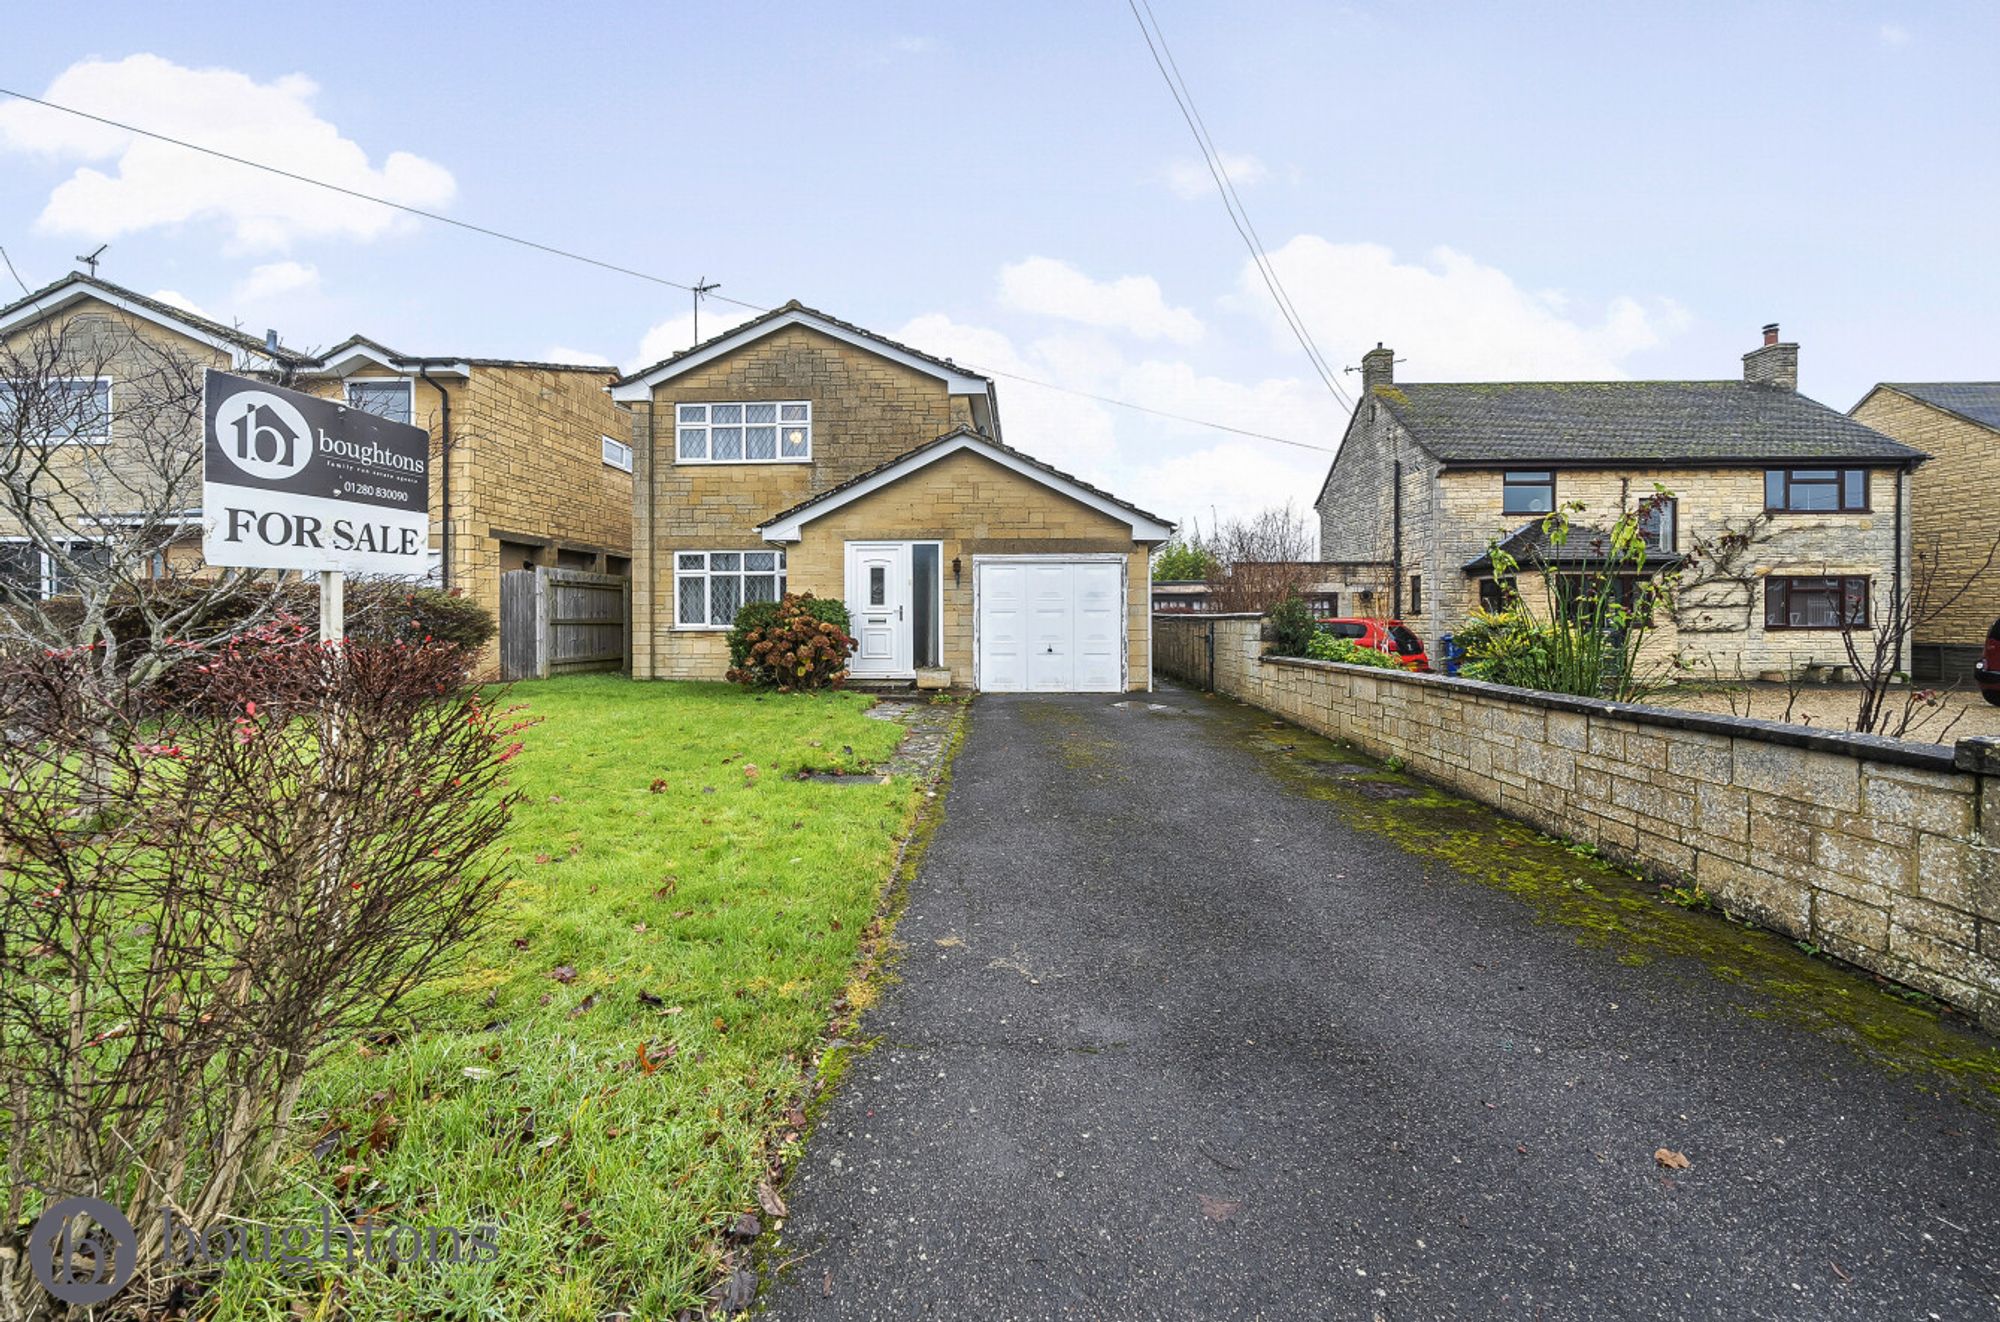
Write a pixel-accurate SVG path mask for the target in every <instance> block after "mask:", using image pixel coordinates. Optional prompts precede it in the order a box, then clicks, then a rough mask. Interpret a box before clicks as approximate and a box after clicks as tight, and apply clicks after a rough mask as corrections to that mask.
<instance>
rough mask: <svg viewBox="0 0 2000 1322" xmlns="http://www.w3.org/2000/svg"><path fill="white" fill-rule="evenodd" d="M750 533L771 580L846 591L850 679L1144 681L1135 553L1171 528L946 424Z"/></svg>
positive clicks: (1004, 689) (1117, 688) (1141, 567)
mask: <svg viewBox="0 0 2000 1322" xmlns="http://www.w3.org/2000/svg"><path fill="white" fill-rule="evenodd" d="M759 531H760V532H761V533H762V534H763V536H764V539H765V541H766V542H767V543H769V544H772V545H776V546H780V547H782V548H783V549H784V553H785V558H784V572H785V578H786V590H788V591H791V592H812V593H816V594H818V595H821V596H826V597H839V598H840V599H842V600H843V601H845V602H846V603H847V613H848V618H849V620H850V621H851V624H850V631H851V632H852V633H853V634H854V636H855V637H856V639H857V640H858V641H859V646H858V647H857V648H856V650H855V653H854V655H853V657H852V658H851V659H850V661H849V663H848V674H849V676H850V677H851V678H852V679H854V680H856V681H861V682H868V683H876V684H897V683H901V682H903V681H906V680H907V681H910V682H912V683H914V682H917V681H918V680H920V679H921V680H922V681H924V682H925V683H927V684H937V683H939V682H940V681H942V682H943V683H946V684H949V685H950V686H952V687H955V688H961V689H967V688H969V689H977V690H981V691H984V692H989V693H1119V692H1124V691H1127V690H1133V689H1137V690H1145V689H1149V688H1151V687H1152V683H1153V656H1152V628H1151V625H1152V614H1151V606H1152V599H1151V594H1150V593H1149V591H1148V590H1147V589H1148V571H1147V566H1148V560H1149V556H1150V553H1151V551H1152V548H1153V547H1154V546H1156V545H1158V544H1159V543H1160V542H1162V541H1164V540H1165V539H1166V538H1167V536H1168V535H1169V534H1170V533H1171V532H1172V531H1173V528H1172V525H1170V524H1168V523H1167V522H1165V521H1164V520H1162V519H1159V518H1157V517H1156V516H1154V515H1151V514H1148V513H1146V512H1145V511H1144V510H1141V509H1138V508H1136V507H1134V506H1131V505H1128V504H1126V503H1125V502H1124V501H1121V500H1119V499H1118V498H1117V497H1115V496H1111V495H1108V494H1107V493H1105V492H1102V491H1099V490H1097V489H1096V488H1095V487H1091V486H1088V485H1086V484H1084V483H1082V482H1079V481H1078V480H1077V479H1075V478H1073V477H1070V476H1069V475H1068V474H1066V473H1061V472H1058V471H1056V470H1055V469H1053V468H1050V467H1049V466H1048V465H1047V464H1044V463H1041V462H1040V461H1038V460H1035V459H1031V458H1029V457H1028V456H1026V455H1024V454H1022V453H1021V452H1020V451H1018V450H1014V449H1010V448H1009V447H1007V446H1005V445H1002V444H1000V443H999V442H998V441H995V440H993V439H992V438H991V437H988V436H982V435H980V434H978V433H976V432H972V431H969V430H965V429H960V430H957V431H953V432H948V433H946V434H945V435H944V436H941V437H939V438H938V439H937V440H936V441H933V442H932V443H930V444H928V445H925V446H921V447H919V448H918V449H916V450H914V451H911V452H910V453H908V454H904V455H901V456H898V457H897V458H896V459H894V460H892V461H890V462H889V463H886V464H884V465H882V466H880V467H878V468H875V469H871V470H869V471H868V472H866V473H862V474H860V475H858V476H856V477H854V478H851V479H849V480H848V481H847V482H844V483H842V484H840V485H838V486H835V487H830V488H828V489H827V490H826V491H823V492H821V493H820V494H819V495H816V496H814V497H812V498H811V499H809V500H807V501H804V502H802V503H801V504H799V505H796V506H794V507H792V508H791V509H788V510H786V511H784V512H783V513H781V514H780V515H778V516H777V517H776V518H773V519H771V520H769V521H767V522H766V523H763V524H761V525H759Z"/></svg>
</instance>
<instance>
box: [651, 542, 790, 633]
mask: <svg viewBox="0 0 2000 1322" xmlns="http://www.w3.org/2000/svg"><path fill="white" fill-rule="evenodd" d="M784 595H785V553H784V552H783V551H768V550H766V551H677V552H675V553H674V625H675V627H676V628H681V629H727V628H728V627H729V626H730V625H732V624H734V623H735V622H736V612H737V610H738V609H739V608H740V607H742V606H743V605H745V604H746V603H748V602H752V601H776V600H778V598H780V597H782V596H784Z"/></svg>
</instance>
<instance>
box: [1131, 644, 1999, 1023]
mask: <svg viewBox="0 0 2000 1322" xmlns="http://www.w3.org/2000/svg"><path fill="white" fill-rule="evenodd" d="M1153 630H1154V650H1155V658H1156V661H1155V664H1156V666H1157V668H1158V671H1159V673H1160V674H1161V675H1162V676H1163V677H1170V678H1175V679H1179V680H1182V681H1184V682H1189V683H1193V684H1197V685H1202V684H1205V683H1206V681H1207V673H1206V672H1207V656H1208V650H1209V636H1210V631H1211V630H1212V632H1213V645H1214V658H1215V659H1214V685H1213V687H1214V688H1215V690H1216V691H1217V692H1220V693H1226V694H1229V695H1230V696H1233V697H1238V698H1241V699H1243V700H1244V701H1246V702H1250V703H1253V704H1254V705H1256V706H1259V707H1262V708H1264V709H1265V710H1267V711H1270V712H1273V713H1275V714H1277V715H1279V716H1283V717H1285V718H1286V719H1288V720H1291V721H1294V722H1296V723H1297V724H1299V725H1302V726H1304V727H1306V728H1307V729H1310V730H1315V731H1318V732H1319V733H1322V734H1326V735H1329V736H1332V737H1334V738H1339V739H1344V740H1347V741H1349V742H1351V743H1353V744H1354V745H1356V746H1357V747H1359V748H1362V749H1364V750H1366V751H1367V752H1369V753H1372V754H1374V755H1376V756H1379V757H1390V756H1393V757H1397V758H1400V759H1402V760H1403V762H1404V763H1405V764H1406V765H1407V766H1408V767H1409V768H1410V770H1411V771H1413V772H1414V773H1416V774H1418V775H1421V776H1423V777H1425V778H1427V779H1429V780H1432V781H1435V782H1437V783H1439V784H1443V785H1447V786H1449V787H1451V788H1452V789H1454V790H1455V791H1457V792H1459V793H1461V794H1464V795H1465V796H1466V797H1468V798H1472V799H1477V800H1479V801H1481V802H1484V803H1487V804H1490V805H1491V806H1493V807H1495V808H1498V809H1500V810H1501V811H1503V812H1505V813H1507V814H1509V815H1510V816H1514V817H1518V818H1520V819H1521V820H1523V821H1527V822H1530V823H1532V824H1534V825H1535V826H1538V827H1540V828H1541V829H1543V830H1545V831H1548V832H1551V833H1552V834H1557V835H1561V836H1564V837H1567V838H1569V839H1573V840H1583V841H1588V842H1590V843H1592V844H1595V845H1597V846H1599V847H1600V848H1601V849H1603V850H1604V852H1605V853H1607V854H1608V855H1611V856H1613V857H1615V858H1618V859H1620V860H1622V861H1625V862H1628V863H1631V864H1633V865H1635V866H1638V867H1641V868H1644V869H1645V870H1647V871H1648V872H1650V873H1652V874H1654V875H1657V876H1661V877H1668V878H1673V879H1675V880H1679V881H1682V882H1687V881H1692V882H1695V883H1697V884H1699V885H1700V886H1701V887H1702V889H1704V890H1705V891H1707V892H1708V893H1709V894H1710V895H1711V896H1713V897H1714V898H1715V900H1716V901H1717V902H1718V903H1719V904H1721V905H1723V906H1724V907H1725V908H1727V909H1729V910H1730V911H1732V912H1735V913H1739V914H1744V915H1747V916H1749V917H1752V918H1755V919H1756V920H1757V921H1758V922H1760V923H1763V924H1764V925H1766V926H1768V927H1771V928H1774V929H1776V930H1778V931H1780V932H1784V933H1786V934H1788V935H1791V936H1794V937H1798V938H1800V939H1803V940H1808V941H1811V942H1812V943H1814V944H1815V945H1818V946H1820V947H1821V948H1823V949H1825V950H1826V951H1828V952H1829V953H1831V954H1834V955H1837V956H1839V957H1840V958H1842V959H1845V960H1848V961H1850V962H1852V963H1854V964H1858V965H1860V966H1861V967H1863V968H1866V969H1871V970H1873V971H1875V972H1878V973H1881V974H1884V975H1886V976H1888V977H1892V978H1895V979H1897V980H1898V981H1900V982H1904V983H1907V984H1908V985H1910V986H1913V987H1917V988H1920V989H1922V990H1924V991H1926V992H1930V993H1931V994H1933V995H1935V996H1938V997H1939V998H1941V999H1943V1000H1946V1001H1949V1002H1951V1003H1952V1004H1954V1005H1957V1006H1960V1007H1961V1008H1963V1009H1966V1010H1968V1011H1970V1012H1972V1013H1975V1014H1977V1015H1979V1016H1980V1018H1981V1020H1982V1022H1983V1023H1984V1024H1985V1025H1986V1026H1987V1027H1988V1028H1990V1029H1994V1030H1996V1031H2000V741H1996V740H1990V739H1968V740H1963V741H1961V742H1960V743H1959V744H1958V746H1957V748H1956V749H1953V748H1947V747H1943V746H1940V745H1934V744H1915V743H1903V742H1899V741H1896V740H1891V739H1881V738H1877V737H1874V736H1869V735H1855V734H1845V733H1841V732H1837V731H1824V730H1812V729H1806V728H1804V727H1799V726H1785V725H1778V724H1775V723H1772V722H1768V721H1749V720H1740V719H1737V718H1734V717H1727V716H1708V715H1701V714H1695V713H1688V712H1680V711H1671V710H1667V709H1663V708H1650V707H1639V706H1632V705H1629V704H1623V703H1609V702H1602V701H1598V700H1595V699H1589V698H1571V697H1565V696H1561V695H1556V694H1543V693H1531V692H1528V691H1525V690H1521V689H1511V688H1506V687H1502V686H1500V685H1494V684H1483V683H1479V682H1477V681H1474V680H1465V679H1454V678H1448V677H1445V676H1442V675H1417V674H1410V673H1404V672H1391V671H1382V670H1374V669H1368V668H1364V667H1358V666H1343V665H1335V664H1331V663H1327V662H1321V661H1305V660H1299V659H1294V658H1278V657H1270V656H1266V655H1264V650H1265V646H1266V645H1265V644H1264V643H1263V642H1262V640H1261V634H1262V621H1261V620H1260V619H1258V618H1257V617H1254V616H1212V617H1208V618H1200V617H1196V618H1189V617H1186V616H1173V615H1156V616H1155V617H1154V622H1153Z"/></svg>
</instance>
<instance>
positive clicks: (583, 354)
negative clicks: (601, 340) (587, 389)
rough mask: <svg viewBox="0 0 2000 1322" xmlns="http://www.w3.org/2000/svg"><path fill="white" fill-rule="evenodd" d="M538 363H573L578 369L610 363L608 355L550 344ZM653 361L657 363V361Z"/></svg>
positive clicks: (564, 345)
mask: <svg viewBox="0 0 2000 1322" xmlns="http://www.w3.org/2000/svg"><path fill="white" fill-rule="evenodd" d="M540 361H542V362H545V363H574V364H576V365H577V366H579V367H600V366H603V365H605V364H608V363H609V362H610V361H611V355H610V354H608V353H592V352H591V351H590V350H588V349H572V348H570V347H569V346H568V345H566V344H551V345H550V346H549V347H548V348H546V349H544V350H542V356H541V359H540ZM653 361H658V360H657V359H655V360H653Z"/></svg>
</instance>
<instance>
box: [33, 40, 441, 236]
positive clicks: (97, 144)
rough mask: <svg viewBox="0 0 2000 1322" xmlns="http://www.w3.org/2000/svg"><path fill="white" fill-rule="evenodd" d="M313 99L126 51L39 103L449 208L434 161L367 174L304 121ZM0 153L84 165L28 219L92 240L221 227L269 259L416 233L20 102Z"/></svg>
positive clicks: (361, 208)
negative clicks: (306, 243)
mask: <svg viewBox="0 0 2000 1322" xmlns="http://www.w3.org/2000/svg"><path fill="white" fill-rule="evenodd" d="M318 92H319V87H318V85H317V84H315V83H314V82H313V81H312V80H311V79H310V78H308V77H306V76H305V75H303V74H287V75H285V76H283V77H281V78H278V79H276V80H274V81H272V82H268V83H260V82H258V81H257V80H256V79H254V78H252V77H251V76H250V75H248V74H244V73H239V72H237V71H235V70H233V69H221V68H212V69H190V68H187V67H185V66H183V65H178V64H175V63H173V62H172V61H170V60H166V59H163V58H161V57H160V56H157V55H132V56H128V57H127V58H125V59H123V60H116V61H108V60H96V59H91V60H83V61H81V62H79V63H77V64H73V65H71V66H70V67H69V68H68V69H66V70H64V71H63V72H62V73H61V74H59V75H57V77H56V79H55V81H54V82H52V83H51V84H49V87H48V89H47V91H46V93H45V94H44V95H45V96H46V97H47V99H48V100H50V101H54V102H57V103H59V104H62V105H67V106H74V107H76V108H77V109H79V110H87V111H89V112H91V113H92V114H97V115H103V116H105V117H107V118H110V119H117V120H124V121H126V122H130V123H136V124H143V125H144V126H146V127H147V128H149V129H152V130H154V131H156V132H159V133H164V134H168V135H170V136H173V137H177V138H185V139H186V140H188V141H190V142H196V143H200V144H201V145H202V146H205V147H213V148H215V149H216V150H218V151H225V152H229V153H230V154H232V155H236V156H241V157H244V158H246V159H248V160H253V161H263V162H268V163H270V164H273V165H281V166H283V167H284V168H285V169H288V170H292V171H296V172H297V173H299V174H303V175H309V176H311V177H313V178H316V179H323V180H325V181H327V182H329V183H335V184H339V185H341V186H343V187H346V188H353V189H357V190H359V191H361V192H366V193H373V194H376V195H379V196H381V197H385V198H388V199H390V200H392V201H396V202H400V203H403V204H405V205H409V206H417V207H424V208H428V209H436V208H439V207H441V206H443V205H444V204H445V203H447V202H449V201H450V200H451V198H452V196H453V194H454V192H455V191H456V189H457V184H456V182H455V181H454V180H453V178H452V175H451V172H450V171H448V170H446V169H445V168H444V167H443V166H441V165H439V164H437V163H436V162H434V161H429V160H426V159H424V158H423V157H421V156H417V155H413V154H412V153H410V152H406V151H392V152H390V153H389V154H388V155H387V156H386V157H384V158H383V160H382V164H381V165H380V166H379V167H377V166H375V165H372V164H371V163H370V161H369V157H368V153H367V152H366V151H365V150H363V148H362V147H361V145H360V144H359V143H357V142H355V141H353V140H352V139H350V138H346V137H343V136H341V133H340V131H339V129H337V128H336V127H335V126H334V125H333V124H331V123H329V122H328V121H326V120H324V119H321V118H320V117H319V116H318V115H317V114H316V113H314V111H313V109H312V100H313V98H314V97H315V96H316V95H317V94H318ZM0 146H5V147H8V148H11V149H12V150H15V151H20V152H31V153H35V154H37V155H40V156H42V157H44V158H47V159H49V160H52V161H57V162H66V161H72V160H77V161H84V162H90V163H91V164H84V165H80V166H78V168H77V170H76V172H75V173H74V174H72V175H71V176H70V177H69V178H68V179H66V180H64V181H63V182H62V183H61V184H59V185H57V186H56V189H55V191H54V192H53V193H51V194H50V195H49V200H48V203H47V205H46V206H45V207H44V208H43V210H42V214H41V216H40V218H39V220H38V222H37V223H38V225H39V227H40V228H41V229H43V230H44V231H47V232H50V233H56V234H69V235H77V236H81V237H82V238H84V239H86V240H90V241H99V240H105V239H114V238H117V237H118V236H120V235H123V234H131V233H134V232H137V231H140V230H146V229H151V228H155V227H158V226H164V225H178V224H185V223H188V222H192V221H209V222H214V223H218V224H220V225H221V226H223V227H224V229H225V230H226V231H227V233H228V235H229V238H230V242H231V245H232V246H233V247H235V248H238V249H244V250H268V249H284V248H286V247H287V246H289V245H290V244H291V243H293V242H294V241H296V240H299V239H307V238H345V239H355V240H364V241H365V240H369V239H375V238H379V237H381V236H382V235H384V234H388V233H391V232H394V231H398V230H403V229H407V228H408V227H409V226H410V225H411V224H413V223H414V222H412V221H411V220H410V219H409V218H408V217H406V216H403V215H401V214H399V213H397V212H395V211H392V210H390V209H389V208H387V207H383V206H378V205H376V204H375V203H372V202H364V201H362V200H360V199H358V198H350V197H343V196H341V195H340V194H337V193H331V192H328V191H327V190H325V189H321V188H314V187H311V186H310V185H307V184H302V183H298V182H296V181H293V180H289V179H283V178H280V177H278V176H276V175H271V174H267V173H264V172H262V171H256V170H252V169H249V168H248V167H246V166H242V165H237V164H234V163H232V162H229V161H222V160H217V159H215V158H214V157H210V156H204V155H201V154H199V153H196V152H190V151H188V150H187V149H185V148H182V147H175V146H172V145H170V144H168V143H164V142H158V141H155V140H153V139H150V138H142V137H138V136H136V135H134V134H130V133H126V132H125V131H123V130H121V129H114V128H109V127H107V126H105V125H102V124H96V123H92V122H91V121H89V120H83V119H78V118H76V117H74V116H71V115H65V114H62V113H60V112H58V111H54V110H49V109H47V108H45V107H42V106H37V105H31V104H29V103H27V102H23V101H15V102H10V103H8V104H6V105H0ZM100 167H102V168H100Z"/></svg>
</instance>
